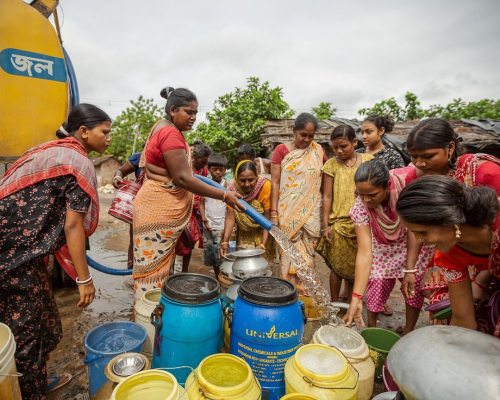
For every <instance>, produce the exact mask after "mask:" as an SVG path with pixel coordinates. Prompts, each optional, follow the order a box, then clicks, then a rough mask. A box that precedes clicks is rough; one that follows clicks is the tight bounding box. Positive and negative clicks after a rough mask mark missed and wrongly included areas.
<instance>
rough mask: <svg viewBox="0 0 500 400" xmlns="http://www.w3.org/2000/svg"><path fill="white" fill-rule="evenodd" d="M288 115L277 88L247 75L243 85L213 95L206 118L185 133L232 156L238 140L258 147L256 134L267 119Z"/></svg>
mask: <svg viewBox="0 0 500 400" xmlns="http://www.w3.org/2000/svg"><path fill="white" fill-rule="evenodd" d="M292 116H293V111H292V110H291V108H290V106H289V105H288V103H287V102H286V101H285V100H283V91H282V89H281V88H279V87H274V88H272V87H271V86H270V84H269V82H267V81H266V82H262V83H261V82H260V80H259V78H257V77H250V78H248V79H247V86H246V87H245V88H238V87H237V88H235V89H234V90H233V91H232V92H230V93H227V94H224V95H222V96H220V97H219V98H218V99H217V101H216V102H215V105H214V109H213V110H212V111H210V112H208V113H207V115H206V121H205V122H202V123H200V124H199V125H198V126H197V128H196V130H194V131H193V132H191V133H190V134H189V141H193V140H196V139H199V140H203V141H204V142H205V143H207V144H208V145H210V147H212V149H214V150H215V151H218V152H224V153H226V156H227V157H228V158H229V159H230V160H234V151H233V150H234V149H235V148H237V147H238V146H239V145H240V144H242V143H251V144H253V145H255V147H256V150H259V149H260V146H259V143H260V134H261V132H262V128H263V126H264V124H265V122H266V121H267V120H269V119H280V118H290V117H292Z"/></svg>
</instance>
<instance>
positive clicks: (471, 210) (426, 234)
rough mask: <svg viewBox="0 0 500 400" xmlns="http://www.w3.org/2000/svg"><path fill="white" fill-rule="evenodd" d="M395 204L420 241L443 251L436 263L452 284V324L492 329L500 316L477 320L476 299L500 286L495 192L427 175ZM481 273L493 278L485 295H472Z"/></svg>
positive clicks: (486, 284) (485, 284)
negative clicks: (499, 284) (477, 296)
mask: <svg viewBox="0 0 500 400" xmlns="http://www.w3.org/2000/svg"><path fill="white" fill-rule="evenodd" d="M396 207H397V211H398V214H399V216H400V217H401V218H402V219H403V221H404V223H405V224H406V226H407V227H408V229H409V230H411V231H412V232H413V233H414V234H415V236H416V237H417V239H419V240H420V241H421V242H422V243H424V244H428V245H434V246H436V249H437V250H438V251H439V253H438V256H437V257H436V260H435V263H436V264H437V265H438V266H439V268H441V270H442V271H443V273H444V276H445V279H446V282H447V285H448V292H449V297H450V302H451V308H452V313H453V316H452V319H451V324H452V325H457V326H462V327H464V328H470V329H478V328H479V329H480V330H483V331H487V332H489V333H493V332H494V331H495V325H497V324H498V323H499V322H500V321H498V316H497V317H495V318H494V320H493V321H492V320H491V318H490V321H489V323H488V320H486V321H483V322H482V323H480V324H478V322H477V321H476V317H477V315H476V314H475V302H476V301H488V298H489V297H491V296H492V295H493V294H494V293H493V292H494V291H495V289H494V288H495V287H497V286H498V278H499V277H498V276H496V277H495V272H496V271H497V270H498V268H499V267H500V218H499V214H498V208H499V207H498V198H497V195H496V193H495V191H493V190H492V189H490V188H486V187H473V188H467V187H465V186H463V185H461V184H460V183H458V182H456V181H455V180H453V179H451V178H449V177H445V176H428V177H422V178H420V179H417V180H416V181H414V182H412V183H411V184H409V185H408V186H407V187H406V188H405V189H403V191H402V192H401V194H400V196H399V200H398V203H397V206H396ZM483 271H489V274H488V272H486V273H482V272H483ZM480 274H482V275H483V277H484V275H486V276H489V277H490V278H491V281H490V282H489V279H487V280H485V281H483V282H482V283H481V286H482V287H483V288H484V292H485V293H483V297H482V298H474V296H473V292H472V282H474V281H475V280H476V279H477V277H478V276H479V275H480ZM492 306H493V307H495V304H492ZM496 307H498V304H497V305H496Z"/></svg>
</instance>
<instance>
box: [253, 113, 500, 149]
mask: <svg viewBox="0 0 500 400" xmlns="http://www.w3.org/2000/svg"><path fill="white" fill-rule="evenodd" d="M293 121H294V120H293V119H281V120H271V121H267V123H266V124H265V125H264V129H263V133H262V134H261V138H262V145H263V146H265V147H268V148H271V149H272V148H274V147H275V146H276V145H278V144H280V143H285V142H289V141H290V140H291V139H292V137H293ZM418 122H419V121H405V122H398V123H396V124H395V126H394V130H393V131H392V132H391V133H390V134H388V135H387V138H388V139H389V140H390V141H391V142H393V143H394V144H395V145H396V146H398V147H399V148H401V146H402V144H403V143H405V142H406V137H407V136H408V133H409V132H410V130H411V129H412V128H413V127H414V126H415V125H416V124H417V123H418ZM450 123H451V125H452V126H453V129H454V130H455V132H457V133H458V135H459V136H460V137H461V138H462V139H463V142H462V145H463V147H464V148H465V150H466V151H467V152H471V153H478V152H482V153H488V154H493V155H494V156H496V157H499V158H500V121H490V120H479V121H473V120H459V121H450ZM342 124H348V125H351V126H352V127H353V128H354V129H355V130H359V129H358V128H359V127H360V126H361V121H358V120H350V119H344V118H332V119H331V120H326V121H320V122H319V127H318V130H317V132H316V136H315V140H316V141H317V142H319V143H329V142H330V134H331V132H332V130H333V129H334V128H335V127H336V126H338V125H342Z"/></svg>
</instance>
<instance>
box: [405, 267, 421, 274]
mask: <svg viewBox="0 0 500 400" xmlns="http://www.w3.org/2000/svg"><path fill="white" fill-rule="evenodd" d="M417 271H418V269H416V268H414V269H404V270H403V272H404V273H405V274H414V273H415V272H417Z"/></svg>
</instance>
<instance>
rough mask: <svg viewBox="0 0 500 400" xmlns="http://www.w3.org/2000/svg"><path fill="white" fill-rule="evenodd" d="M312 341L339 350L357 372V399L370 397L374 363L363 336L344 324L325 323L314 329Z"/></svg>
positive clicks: (363, 399) (361, 399) (367, 399)
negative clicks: (332, 324)
mask: <svg viewBox="0 0 500 400" xmlns="http://www.w3.org/2000/svg"><path fill="white" fill-rule="evenodd" d="M312 343H319V344H326V345H328V346H331V347H335V348H336V349H338V350H340V351H341V352H342V353H343V354H344V355H345V356H346V357H347V359H348V360H349V361H350V363H351V364H352V365H353V366H354V368H356V370H357V371H358V372H359V390H358V399H359V400H369V399H371V396H372V393H373V383H374V377H375V365H374V364H373V361H372V359H371V358H370V352H369V349H368V346H367V344H366V342H365V339H363V336H361V335H360V334H359V333H357V332H355V331H353V330H352V329H350V328H347V327H346V326H331V325H325V326H322V327H321V328H319V329H318V330H317V331H316V333H315V334H314V336H313V339H312Z"/></svg>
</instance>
